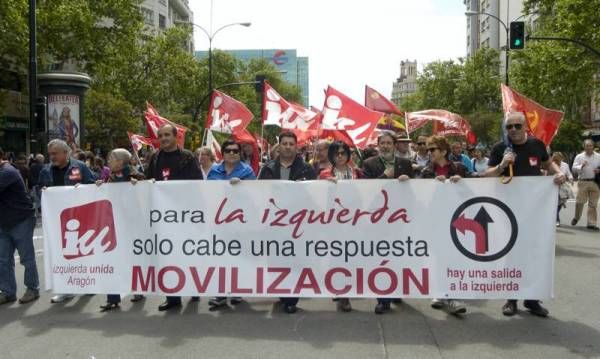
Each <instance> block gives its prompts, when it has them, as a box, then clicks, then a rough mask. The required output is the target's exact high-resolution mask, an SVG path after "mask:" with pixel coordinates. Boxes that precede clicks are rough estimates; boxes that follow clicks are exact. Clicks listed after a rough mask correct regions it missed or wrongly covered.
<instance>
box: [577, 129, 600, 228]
mask: <svg viewBox="0 0 600 359" xmlns="http://www.w3.org/2000/svg"><path fill="white" fill-rule="evenodd" d="M573 172H575V173H577V174H578V175H579V177H578V178H577V198H576V199H575V217H574V218H573V220H572V221H571V225H573V226H574V225H576V224H577V222H578V221H579V218H581V214H582V212H583V205H584V204H585V202H587V203H588V211H587V228H588V229H591V230H592V231H599V230H600V229H599V228H598V226H597V224H596V223H597V217H598V213H597V212H596V208H598V197H600V189H599V188H598V186H599V184H598V182H597V178H598V176H599V175H600V153H598V152H596V151H594V141H592V140H591V139H587V140H585V141H584V142H583V152H581V153H580V154H578V155H577V156H576V157H575V160H574V161H573Z"/></svg>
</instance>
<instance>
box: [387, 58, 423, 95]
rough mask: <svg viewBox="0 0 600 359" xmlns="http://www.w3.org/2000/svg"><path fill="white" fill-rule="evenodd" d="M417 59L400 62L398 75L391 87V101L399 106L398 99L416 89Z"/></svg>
mask: <svg viewBox="0 0 600 359" xmlns="http://www.w3.org/2000/svg"><path fill="white" fill-rule="evenodd" d="M417 88H418V87H417V60H415V61H409V60H406V61H401V62H400V77H398V78H397V79H396V81H395V82H394V84H393V87H392V97H391V99H392V102H394V103H395V104H396V105H398V106H400V101H402V99H403V98H404V97H406V96H409V95H411V94H413V93H415V92H416V91H417Z"/></svg>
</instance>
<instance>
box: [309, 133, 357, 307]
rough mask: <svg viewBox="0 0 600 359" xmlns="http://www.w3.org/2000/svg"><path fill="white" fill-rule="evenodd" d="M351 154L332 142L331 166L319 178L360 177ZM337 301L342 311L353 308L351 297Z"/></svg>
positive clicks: (347, 148)
mask: <svg viewBox="0 0 600 359" xmlns="http://www.w3.org/2000/svg"><path fill="white" fill-rule="evenodd" d="M350 156H351V152H350V147H348V145H347V144H345V143H344V142H340V141H337V142H334V143H332V144H330V145H329V149H328V152H327V158H328V159H329V162H330V163H331V166H329V167H328V168H325V169H323V170H322V171H321V173H319V179H326V180H329V181H332V182H336V183H337V181H338V180H352V179H357V178H360V177H361V175H362V172H360V170H359V169H357V168H355V167H352V166H351V165H350V163H351V161H350ZM336 300H337V298H336V299H334V301H336ZM337 302H338V307H339V309H340V310H341V311H342V312H350V311H351V310H352V305H351V304H350V299H348V298H339V300H337Z"/></svg>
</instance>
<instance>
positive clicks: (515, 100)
mask: <svg viewBox="0 0 600 359" xmlns="http://www.w3.org/2000/svg"><path fill="white" fill-rule="evenodd" d="M501 88H502V107H503V109H504V112H522V113H523V114H525V118H526V119H527V127H528V132H529V134H531V135H533V136H535V137H537V138H538V139H540V140H541V141H542V142H544V144H545V145H546V146H549V145H550V143H551V142H552V139H553V138H554V136H556V133H557V132H558V128H559V127H560V122H561V121H562V119H563V116H564V113H563V112H562V111H558V110H551V109H548V108H546V107H544V106H542V105H540V104H539V103H537V102H535V101H533V100H531V99H529V98H527V97H525V96H523V95H521V94H520V93H518V92H517V91H515V90H513V89H511V88H510V87H508V86H506V85H504V84H501Z"/></svg>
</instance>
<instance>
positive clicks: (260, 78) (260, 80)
mask: <svg viewBox="0 0 600 359" xmlns="http://www.w3.org/2000/svg"><path fill="white" fill-rule="evenodd" d="M266 79H267V77H266V76H265V75H256V76H254V81H256V83H255V84H254V89H255V90H256V92H257V93H262V92H263V88H264V87H265V85H264V84H265V80H266Z"/></svg>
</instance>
